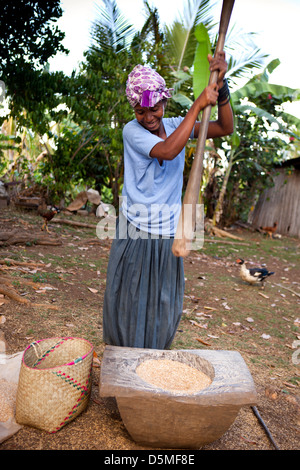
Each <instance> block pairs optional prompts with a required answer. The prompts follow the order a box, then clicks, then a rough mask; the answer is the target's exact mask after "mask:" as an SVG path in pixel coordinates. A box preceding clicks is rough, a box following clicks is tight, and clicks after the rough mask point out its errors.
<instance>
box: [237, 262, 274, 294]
mask: <svg viewBox="0 0 300 470" xmlns="http://www.w3.org/2000/svg"><path fill="white" fill-rule="evenodd" d="M236 263H237V264H239V265H240V266H241V268H240V277H241V279H242V280H243V281H246V282H248V283H249V284H252V285H253V284H259V283H260V284H261V286H262V288H264V282H265V280H266V279H267V278H268V277H269V276H271V275H272V274H275V272H270V271H268V270H267V269H266V268H247V266H246V264H245V261H244V260H243V259H241V258H238V259H237V260H236Z"/></svg>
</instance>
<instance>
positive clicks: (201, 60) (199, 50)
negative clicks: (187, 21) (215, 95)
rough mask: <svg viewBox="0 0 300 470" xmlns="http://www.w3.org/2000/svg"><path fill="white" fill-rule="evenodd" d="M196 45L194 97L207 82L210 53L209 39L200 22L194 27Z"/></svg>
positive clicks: (196, 96)
mask: <svg viewBox="0 0 300 470" xmlns="http://www.w3.org/2000/svg"><path fill="white" fill-rule="evenodd" d="M195 37H196V39H197V47H196V52H195V58H194V73H193V91H194V97H195V99H196V98H198V96H199V95H200V94H201V93H202V91H203V90H204V88H205V87H207V85H208V82H209V76H210V71H209V62H208V60H207V56H208V54H211V47H210V39H209V35H208V32H207V29H206V28H205V26H204V25H203V24H202V23H200V24H199V25H197V26H196V28H195Z"/></svg>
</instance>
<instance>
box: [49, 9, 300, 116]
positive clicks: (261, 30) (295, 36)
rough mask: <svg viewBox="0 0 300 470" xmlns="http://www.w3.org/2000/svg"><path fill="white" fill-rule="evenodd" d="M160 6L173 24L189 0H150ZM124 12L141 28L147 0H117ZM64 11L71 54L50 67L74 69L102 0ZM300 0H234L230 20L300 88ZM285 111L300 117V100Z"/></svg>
mask: <svg viewBox="0 0 300 470" xmlns="http://www.w3.org/2000/svg"><path fill="white" fill-rule="evenodd" d="M148 1H149V5H150V6H152V7H156V8H157V9H158V13H159V17H160V21H161V23H165V24H168V25H171V24H172V22H173V21H174V20H175V19H177V18H180V14H181V13H182V12H183V9H184V4H185V3H186V0H148ZM116 3H117V6H118V8H119V9H120V10H121V12H122V13H123V15H124V16H125V17H126V18H127V19H128V21H129V22H130V23H132V24H133V25H134V26H135V28H136V29H139V28H140V27H141V26H142V25H143V24H144V20H145V16H144V6H143V0H116ZM61 5H62V9H63V11H64V13H63V16H62V17H61V18H60V19H59V20H58V23H57V24H58V26H59V28H60V29H61V30H62V31H64V32H65V34H66V36H65V39H64V41H63V44H64V46H65V47H66V48H67V49H69V50H70V52H69V55H68V56H66V55H62V54H57V56H56V57H55V58H53V59H51V60H50V61H49V63H50V69H51V70H52V71H54V70H62V71H64V72H65V73H66V74H70V73H71V72H72V70H73V69H75V68H78V64H79V63H80V62H81V61H83V52H84V51H85V50H87V49H88V47H89V45H90V30H91V25H92V23H93V21H94V20H95V19H96V18H97V17H98V15H99V13H98V9H97V6H99V5H102V0H62V1H61ZM221 8H222V1H221V0H216V9H215V11H216V21H219V19H220V14H221ZM299 18H300V0H235V4H234V7H233V11H232V15H231V19H230V26H229V28H231V27H232V26H234V25H235V27H236V28H237V30H238V31H244V32H245V33H249V32H255V33H256V35H255V43H256V45H257V46H258V47H260V48H261V49H262V51H263V52H264V53H266V54H269V58H268V61H267V62H269V61H271V60H272V59H277V58H278V59H279V60H280V65H279V66H278V67H277V68H276V69H275V70H274V72H273V73H272V75H271V77H270V82H272V83H275V84H278V85H285V86H288V87H291V88H300V60H299V29H300V23H299ZM285 109H286V111H287V112H289V113H291V114H294V115H295V116H297V117H298V118H299V119H300V101H298V102H294V103H291V104H287V105H286V107H285Z"/></svg>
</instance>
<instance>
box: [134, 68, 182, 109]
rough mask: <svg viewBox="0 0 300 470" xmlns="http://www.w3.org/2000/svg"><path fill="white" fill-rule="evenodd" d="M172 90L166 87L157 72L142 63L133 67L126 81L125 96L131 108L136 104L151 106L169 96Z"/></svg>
mask: <svg viewBox="0 0 300 470" xmlns="http://www.w3.org/2000/svg"><path fill="white" fill-rule="evenodd" d="M172 90H173V89H172V88H166V82H165V80H164V79H163V77H161V76H160V75H159V73H157V72H155V70H152V69H151V68H150V67H145V66H143V65H136V66H135V67H134V69H133V70H132V72H131V73H130V74H129V75H128V79H127V83H126V96H127V99H128V101H129V103H130V104H131V106H132V107H133V108H134V107H135V106H136V105H137V104H140V105H141V106H142V107H149V108H153V106H155V105H156V103H158V102H159V101H161V100H163V99H165V98H171V96H172V95H171V91H172Z"/></svg>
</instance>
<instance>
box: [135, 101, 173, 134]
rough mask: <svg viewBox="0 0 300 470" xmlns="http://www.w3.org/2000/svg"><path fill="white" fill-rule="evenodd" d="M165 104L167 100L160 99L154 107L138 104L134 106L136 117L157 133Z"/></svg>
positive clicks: (146, 127) (149, 129) (143, 124)
mask: <svg viewBox="0 0 300 470" xmlns="http://www.w3.org/2000/svg"><path fill="white" fill-rule="evenodd" d="M165 106H166V103H165V101H159V102H158V103H157V104H156V105H155V106H153V108H145V107H144V108H142V106H140V105H139V104H138V105H136V106H135V108H134V112H135V117H136V119H137V121H138V122H139V123H140V124H141V125H142V126H143V127H144V128H145V129H147V130H148V131H150V132H152V133H153V134H155V133H156V132H158V131H159V128H160V125H161V122H162V118H163V117H164V113H165Z"/></svg>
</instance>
